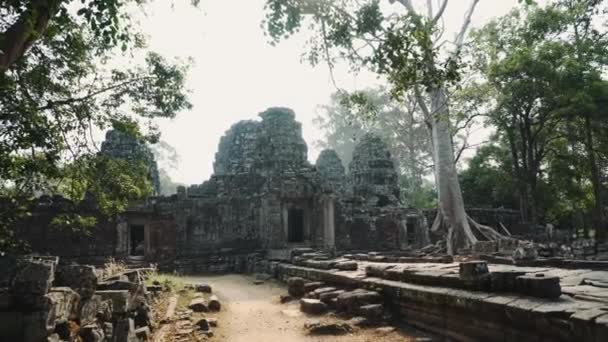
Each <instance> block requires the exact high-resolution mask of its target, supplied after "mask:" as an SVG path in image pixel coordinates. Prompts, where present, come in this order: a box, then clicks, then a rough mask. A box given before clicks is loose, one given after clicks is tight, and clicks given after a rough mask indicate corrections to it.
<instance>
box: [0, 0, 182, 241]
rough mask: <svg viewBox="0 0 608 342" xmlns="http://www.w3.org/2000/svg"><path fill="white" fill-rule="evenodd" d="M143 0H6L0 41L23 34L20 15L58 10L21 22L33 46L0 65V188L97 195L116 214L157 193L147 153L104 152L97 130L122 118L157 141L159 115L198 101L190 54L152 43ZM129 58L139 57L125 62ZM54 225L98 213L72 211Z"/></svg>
mask: <svg viewBox="0 0 608 342" xmlns="http://www.w3.org/2000/svg"><path fill="white" fill-rule="evenodd" d="M143 3H144V1H141V0H133V1H126V2H125V1H116V0H82V1H67V0H64V1H59V0H57V1H49V2H46V4H45V5H39V4H38V2H30V1H9V2H2V3H0V11H2V13H3V14H4V13H6V18H5V19H6V20H5V21H4V22H3V23H2V24H0V48H10V47H11V46H15V44H17V41H16V40H15V38H14V36H12V35H9V33H10V32H12V31H10V30H11V29H12V30H14V28H15V27H17V26H18V25H17V24H19V23H20V22H21V21H28V20H30V21H31V20H43V19H44V15H45V14H51V15H50V20H48V23H47V25H42V26H36V25H34V26H32V27H29V29H28V30H25V31H23V32H21V31H20V32H19V33H20V34H22V35H23V36H24V37H25V36H27V35H29V38H28V39H29V40H28V42H29V44H28V46H27V49H25V50H24V51H22V54H21V55H20V56H19V58H18V59H16V60H15V61H14V62H13V63H9V64H7V65H5V67H4V68H0V69H2V70H0V71H2V73H1V74H0V195H2V196H10V197H15V198H17V197H18V198H20V199H23V200H22V201H23V203H26V202H27V201H28V200H29V198H31V197H33V196H36V195H39V194H41V193H53V194H62V195H64V196H66V197H68V198H69V199H72V200H74V201H76V202H79V201H82V200H84V199H85V197H88V198H92V199H94V200H95V201H96V202H97V205H98V207H99V209H100V210H101V211H102V213H104V214H106V215H109V216H111V215H115V214H116V213H119V212H121V211H124V210H125V209H126V208H127V206H128V204H129V203H130V202H131V201H133V200H136V199H140V198H142V197H144V196H146V195H147V194H149V193H150V191H151V187H150V183H149V180H148V177H149V171H148V169H147V166H146V165H145V161H144V160H143V159H142V160H140V158H135V159H132V160H111V159H109V158H107V157H106V156H102V155H99V154H98V152H99V151H98V148H97V142H96V141H95V140H94V132H96V131H103V130H106V129H108V128H113V129H116V130H119V131H122V132H125V133H127V134H129V135H131V136H134V137H136V138H137V139H139V140H141V141H142V142H143V141H145V142H151V143H154V142H156V141H158V137H159V133H158V132H157V129H156V127H155V126H154V123H153V120H154V119H155V118H159V117H160V118H172V117H174V116H175V115H176V114H177V113H178V112H180V111H182V110H184V109H189V108H191V104H190V103H189V101H188V98H187V93H188V91H187V89H186V88H185V77H186V73H187V71H188V68H189V63H187V62H183V61H168V60H167V59H165V58H163V57H162V56H160V55H159V54H156V53H154V52H151V51H146V50H145V48H144V46H145V44H144V43H145V42H144V40H143V38H142V37H143V36H142V35H141V34H140V32H139V31H138V28H137V26H136V25H134V24H133V22H132V20H131V18H130V13H132V10H133V9H135V8H136V7H134V6H139V5H141V4H143ZM17 38H18V37H17ZM137 56H142V57H143V56H145V58H143V60H141V61H139V60H138V58H137ZM126 58H129V59H130V60H131V62H130V63H121V62H117V61H119V60H120V59H126ZM7 214H10V213H7ZM6 220H9V218H7V217H5V216H3V217H1V218H0V221H6ZM9 221H10V220H9ZM7 222H8V221H7ZM11 222H12V221H11ZM53 225H54V226H56V227H90V226H92V225H94V223H93V221H91V220H90V218H87V217H78V216H77V215H71V216H70V215H68V214H67V213H66V214H65V215H64V216H61V217H57V218H56V220H54V224H53ZM7 229H10V228H7Z"/></svg>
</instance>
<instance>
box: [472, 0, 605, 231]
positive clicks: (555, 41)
mask: <svg viewBox="0 0 608 342" xmlns="http://www.w3.org/2000/svg"><path fill="white" fill-rule="evenodd" d="M603 13H606V6H605V4H604V2H603V1H585V0H559V1H554V2H552V3H550V4H549V5H547V6H545V7H539V6H538V5H536V4H535V3H533V2H528V3H527V4H524V5H522V6H521V7H520V8H518V9H516V10H514V11H512V12H511V13H510V14H508V15H506V16H504V17H502V18H499V19H496V20H494V21H493V22H491V23H489V24H488V25H487V26H486V27H484V28H483V30H480V31H479V32H477V33H475V34H474V44H473V46H472V49H471V55H473V56H474V59H473V60H474V65H475V67H476V68H477V70H479V71H481V76H482V77H483V79H484V80H485V81H486V83H485V84H484V87H489V92H488V94H489V95H490V103H492V104H493V105H495V106H494V108H493V109H492V110H491V111H490V113H489V121H488V123H489V124H491V125H492V126H494V127H495V128H496V129H497V146H499V147H500V149H504V150H506V151H508V152H509V153H508V155H509V157H508V158H503V159H502V160H503V161H507V160H508V163H506V164H505V168H506V169H508V170H509V171H510V172H509V174H507V175H503V177H505V176H509V178H510V181H509V182H510V183H511V184H512V186H513V188H514V189H517V193H518V197H519V198H518V200H519V202H520V204H521V206H522V207H523V208H524V210H525V211H526V215H527V216H528V218H529V219H530V220H531V221H552V222H560V221H561V222H564V221H566V220H567V219H569V217H570V216H571V215H572V214H573V213H578V212H586V213H590V212H591V211H592V208H594V207H596V208H601V207H603V206H605V202H603V199H602V198H600V196H598V195H599V194H601V192H602V191H603V189H602V188H604V187H605V185H600V184H599V183H600V180H601V179H602V178H605V170H604V171H603V172H604V176H602V175H601V174H600V173H601V172H600V170H599V169H600V165H601V162H598V160H599V161H601V160H605V159H606V157H605V156H606V155H607V154H608V150H606V149H605V146H606V145H604V143H603V141H604V140H605V139H604V136H605V133H602V132H605V129H606V118H607V116H606V115H607V113H606V110H605V109H604V108H605V103H606V100H607V98H606V94H607V93H606V82H605V81H604V80H603V75H602V72H603V71H602V70H603V68H604V67H605V66H606V61H607V59H606V57H607V56H608V55H607V54H606V51H607V50H606V47H608V39H606V38H605V32H601V31H600V30H601V29H603V27H602V23H601V21H602V20H603V19H602V15H603ZM476 158H477V157H476ZM480 158H482V157H480ZM503 163H504V162H503ZM479 166H483V164H479V163H478V161H475V160H473V161H472V165H471V168H470V170H468V171H467V172H468V173H471V174H474V173H475V172H480V171H483V174H488V175H490V174H491V173H492V172H497V171H499V170H492V169H491V168H488V167H487V166H484V167H483V168H479ZM478 177H481V178H479V180H478V181H477V183H483V177H482V176H481V175H479V174H478ZM496 177H499V175H496ZM501 179H504V178H501ZM472 185H473V184H469V185H467V186H468V187H469V189H471V190H472V189H473V188H472V187H471V186H472ZM477 185H480V186H481V184H477ZM592 185H593V186H592ZM465 188H466V187H465ZM478 190H481V189H478ZM473 192H475V191H473ZM465 193H466V191H465ZM469 194H471V192H469ZM599 210H600V211H602V210H603V209H599ZM600 216H601V215H600Z"/></svg>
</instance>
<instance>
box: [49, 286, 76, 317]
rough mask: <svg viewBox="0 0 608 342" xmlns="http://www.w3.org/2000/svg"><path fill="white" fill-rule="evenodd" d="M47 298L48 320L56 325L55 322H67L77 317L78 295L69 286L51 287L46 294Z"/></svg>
mask: <svg viewBox="0 0 608 342" xmlns="http://www.w3.org/2000/svg"><path fill="white" fill-rule="evenodd" d="M46 297H47V298H49V304H50V306H49V309H48V311H49V315H48V321H49V322H53V323H52V324H53V325H56V324H57V322H67V321H68V320H70V319H73V318H75V317H77V315H78V304H79V303H80V296H79V295H78V293H76V292H75V291H74V290H72V289H71V288H69V287H53V288H51V290H50V291H49V293H48V294H47V295H46Z"/></svg>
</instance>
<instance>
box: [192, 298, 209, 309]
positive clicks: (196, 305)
mask: <svg viewBox="0 0 608 342" xmlns="http://www.w3.org/2000/svg"><path fill="white" fill-rule="evenodd" d="M188 308H189V309H190V310H192V311H194V312H207V311H209V306H208V305H207V302H206V301H205V299H204V298H194V299H193V300H191V301H190V303H189V304H188Z"/></svg>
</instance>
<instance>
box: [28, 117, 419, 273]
mask: <svg viewBox="0 0 608 342" xmlns="http://www.w3.org/2000/svg"><path fill="white" fill-rule="evenodd" d="M260 118H261V120H259V121H253V120H248V121H241V122H238V123H236V124H234V125H233V126H232V127H231V128H230V129H229V130H228V131H227V132H226V134H225V135H224V136H223V137H222V138H221V140H220V142H219V147H218V151H217V153H216V155H215V162H214V164H213V168H214V173H213V175H212V176H211V177H210V179H209V180H207V181H205V182H204V183H203V184H200V185H193V186H190V187H188V188H187V189H186V188H184V187H180V188H179V189H178V192H177V194H176V195H173V196H170V197H150V198H149V199H147V200H146V201H144V202H141V203H137V204H134V205H133V206H132V207H131V208H130V209H129V210H128V211H127V212H126V213H125V214H124V215H122V216H121V217H120V218H118V220H117V221H116V222H114V221H104V220H102V221H100V224H99V227H97V229H96V231H95V232H94V234H95V235H94V236H92V237H88V238H87V237H81V238H78V239H77V241H76V240H74V238H68V237H67V236H66V237H57V234H61V233H60V232H57V233H54V232H48V231H45V232H42V231H41V229H38V231H37V232H33V231H32V230H36V229H37V228H33V227H43V226H44V225H45V223H47V222H48V220H49V217H50V214H51V213H52V212H53V210H54V208H53V206H54V205H55V204H54V203H55V202H53V200H50V201H49V203H48V204H47V205H46V206H45V210H43V211H42V212H39V213H38V214H37V215H35V217H34V221H35V222H34V223H33V224H29V225H26V226H25V227H23V230H22V231H21V233H22V236H24V237H25V238H26V239H28V238H30V237H32V236H40V235H42V236H43V237H44V238H43V239H36V238H34V239H30V240H31V241H32V242H33V248H34V250H36V251H39V252H48V253H51V254H53V255H59V256H64V257H76V256H78V257H79V258H80V259H83V258H84V259H86V258H87V257H88V258H89V259H91V260H92V259H94V258H103V257H108V256H114V257H119V258H124V257H128V256H138V255H139V256H141V257H143V258H144V259H145V260H148V261H154V262H159V263H160V264H161V265H165V266H166V267H167V268H177V269H180V270H183V271H214V270H224V271H227V270H228V271H229V270H240V269H242V267H244V266H243V265H244V264H245V260H246V259H247V258H248V257H250V256H251V255H252V254H258V255H259V254H260V253H261V254H263V255H265V256H266V257H269V258H277V259H281V258H284V257H287V256H288V255H289V251H290V250H291V249H294V248H299V247H314V248H321V249H326V250H336V249H338V250H398V249H400V248H402V247H406V246H412V247H416V246H417V247H422V246H423V245H426V243H427V242H428V241H427V238H426V236H425V231H426V229H421V227H423V226H424V225H425V220H424V218H423V215H421V214H420V213H419V212H418V211H417V210H414V209H408V208H405V207H403V206H402V205H401V204H400V203H401V202H400V194H399V187H398V179H397V173H396V171H395V165H394V162H393V160H392V158H391V156H390V153H389V152H388V149H387V147H386V145H385V144H384V143H383V142H382V141H381V140H380V139H379V138H378V137H375V136H373V135H366V136H365V137H364V138H363V139H361V141H360V142H359V144H358V146H357V147H356V149H355V151H354V154H353V159H352V162H351V164H350V165H349V166H348V172H346V171H345V168H344V166H343V165H342V162H341V161H340V159H339V158H338V155H337V154H336V153H335V152H334V151H331V150H326V151H323V152H321V154H320V155H319V158H318V160H317V162H316V164H315V165H312V164H310V163H309V161H308V148H307V145H306V142H305V141H304V139H303V138H302V128H301V124H300V123H299V122H297V121H296V119H295V114H294V112H293V111H292V110H290V109H286V108H270V109H268V110H266V111H265V112H263V113H261V114H260ZM102 153H106V154H107V155H109V156H113V157H116V158H125V159H128V158H130V156H132V155H133V154H134V153H143V154H144V155H145V156H146V158H147V160H149V161H150V162H149V165H150V176H151V180H152V182H153V184H155V186H157V184H158V171H157V170H156V163H155V162H154V160H153V157H152V155H151V154H150V153H149V150H147V148H145V146H142V145H140V144H138V143H137V142H136V141H134V140H133V139H129V138H128V137H127V136H125V135H124V134H120V133H119V132H114V131H110V132H108V134H107V137H106V141H105V142H104V144H103V146H102ZM59 202H61V200H60V199H56V203H59ZM50 235H52V236H50ZM48 239H52V240H54V241H58V240H62V239H63V241H65V242H68V246H66V243H63V244H59V245H61V246H62V247H61V248H60V249H59V248H53V247H50V246H48V244H45V243H43V242H44V241H46V240H48ZM70 241H74V246H72V245H71V244H70V243H69V242H70Z"/></svg>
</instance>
